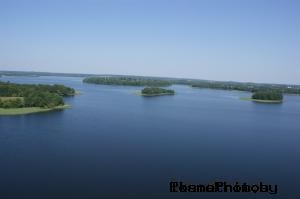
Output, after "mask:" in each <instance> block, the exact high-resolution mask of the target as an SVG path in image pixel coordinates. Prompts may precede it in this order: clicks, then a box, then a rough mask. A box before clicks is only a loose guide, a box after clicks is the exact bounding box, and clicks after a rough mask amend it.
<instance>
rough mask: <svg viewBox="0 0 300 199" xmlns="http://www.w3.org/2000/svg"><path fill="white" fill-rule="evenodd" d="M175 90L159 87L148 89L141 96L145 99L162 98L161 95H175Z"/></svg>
mask: <svg viewBox="0 0 300 199" xmlns="http://www.w3.org/2000/svg"><path fill="white" fill-rule="evenodd" d="M174 94H175V91H174V90H169V89H163V88H158V87H146V88H144V89H143V90H142V91H141V95H142V96H145V97H151V96H160V95H174Z"/></svg>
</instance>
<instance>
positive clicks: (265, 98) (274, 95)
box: [245, 91, 283, 104]
mask: <svg viewBox="0 0 300 199" xmlns="http://www.w3.org/2000/svg"><path fill="white" fill-rule="evenodd" d="M245 100H249V101H253V102H258V103H271V104H272V103H282V102H283V94H282V93H281V92H279V91H257V92H255V93H253V95H252V98H250V99H245Z"/></svg>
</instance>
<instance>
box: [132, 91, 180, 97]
mask: <svg viewBox="0 0 300 199" xmlns="http://www.w3.org/2000/svg"><path fill="white" fill-rule="evenodd" d="M135 94H136V95H139V96H143V97H156V96H164V95H175V93H174V94H171V93H160V94H142V92H141V91H137V92H135Z"/></svg>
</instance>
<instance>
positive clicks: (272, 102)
mask: <svg viewBox="0 0 300 199" xmlns="http://www.w3.org/2000/svg"><path fill="white" fill-rule="evenodd" d="M241 100H245V101H252V102H257V103H265V104H280V103H282V102H283V100H258V99H252V98H241Z"/></svg>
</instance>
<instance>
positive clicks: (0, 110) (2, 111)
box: [0, 104, 71, 116]
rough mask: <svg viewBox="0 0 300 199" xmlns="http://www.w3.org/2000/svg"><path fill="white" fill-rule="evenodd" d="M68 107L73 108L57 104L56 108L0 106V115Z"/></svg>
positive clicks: (68, 106)
mask: <svg viewBox="0 0 300 199" xmlns="http://www.w3.org/2000/svg"><path fill="white" fill-rule="evenodd" d="M66 108H71V106H70V105H67V104H66V105H63V106H56V107H54V108H40V107H26V108H7V109H4V108H0V116H1V115H24V114H32V113H40V112H48V111H54V110H62V109H66Z"/></svg>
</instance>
